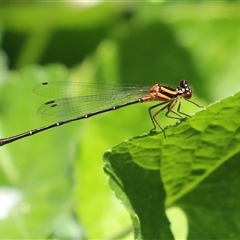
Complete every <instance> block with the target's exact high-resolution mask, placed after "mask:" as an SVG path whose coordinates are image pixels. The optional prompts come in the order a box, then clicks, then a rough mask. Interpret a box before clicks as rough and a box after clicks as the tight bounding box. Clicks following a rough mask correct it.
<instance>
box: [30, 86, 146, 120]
mask: <svg viewBox="0 0 240 240" xmlns="http://www.w3.org/2000/svg"><path fill="white" fill-rule="evenodd" d="M149 89H150V88H149V87H143V86H138V85H110V84H103V85H99V84H93V83H71V82H53V83H47V84H45V85H41V84H40V85H37V86H36V87H35V88H34V92H35V93H37V94H40V95H44V96H51V97H58V99H56V100H52V101H49V102H47V103H45V104H43V105H42V106H41V107H40V108H39V110H38V112H39V114H40V115H41V116H42V117H43V118H44V119H48V120H55V121H61V120H67V119H70V118H75V117H79V116H84V115H86V114H89V113H94V112H98V111H100V110H105V109H108V108H111V107H114V106H119V105H122V104H125V103H128V102H131V101H134V100H138V99H139V98H142V97H145V96H147V95H148V93H149Z"/></svg>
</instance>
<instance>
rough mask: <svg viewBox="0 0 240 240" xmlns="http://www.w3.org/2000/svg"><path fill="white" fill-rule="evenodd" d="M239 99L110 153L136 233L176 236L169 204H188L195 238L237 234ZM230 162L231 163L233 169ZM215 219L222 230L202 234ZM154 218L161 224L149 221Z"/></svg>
mask: <svg viewBox="0 0 240 240" xmlns="http://www.w3.org/2000/svg"><path fill="white" fill-rule="evenodd" d="M239 101H240V93H237V94H235V95H234V96H231V97H229V98H226V99H224V100H222V101H220V102H217V103H215V104H213V105H211V106H209V107H207V108H206V109H205V110H203V111H200V112H198V113H197V114H195V115H194V116H192V117H191V118H189V119H188V120H186V121H182V122H179V123H177V124H176V125H175V126H172V127H169V128H168V129H166V134H167V138H166V139H164V138H163V134H162V133H159V134H155V135H153V133H149V134H146V135H144V136H141V137H135V138H132V139H130V140H128V141H125V142H123V143H121V144H119V145H118V146H116V147H114V148H113V149H112V150H111V151H109V152H107V153H106V154H105V155H104V159H105V172H106V173H107V174H108V176H109V184H110V186H111V188H112V190H113V191H114V192H115V194H116V196H117V198H119V199H121V201H122V202H123V203H124V205H125V207H126V208H127V210H128V211H129V212H130V215H131V217H132V221H133V227H134V233H135V238H137V239H142V238H143V239H146V238H150V237H152V238H158V239H164V237H165V239H166V236H168V237H169V238H170V234H169V232H168V230H169V224H168V221H167V220H166V219H164V218H165V217H163V216H164V203H165V204H166V206H172V205H174V204H178V205H179V206H183V209H184V210H186V213H187V216H188V217H189V218H188V221H189V234H190V235H189V236H193V238H198V239H199V238H201V237H202V238H203V239H204V237H205V239H206V238H208V239H213V238H219V237H220V236H221V237H222V238H224V239H229V238H234V237H235V238H236V237H237V233H238V232H239V221H240V219H239V217H238V216H239V212H236V210H237V209H240V204H239V203H240V201H239V197H236V196H235V195H237V196H239V190H238V188H237V186H238V184H239V180H240V178H239V176H240V173H239V168H238V167H236V166H238V165H239V163H238V161H237V160H238V159H239V155H240V145H239V140H240V128H239V126H240V118H239V113H240V105H239ZM229 164H230V165H229ZM226 166H231V167H230V169H231V171H229V167H226ZM234 166H235V168H234ZM158 168H159V169H160V171H158V170H157V169H158ZM163 186H164V187H163ZM164 189H165V191H166V196H167V197H166V199H165V193H164V192H165V191H164ZM209 190H210V191H209ZM223 191H224V192H225V191H226V192H225V193H228V194H224V192H223ZM219 198H220V199H221V200H217V201H216V199H219ZM202 199H204V201H202ZM213 206H214V207H215V211H214V210H213ZM234 210H235V212H234ZM226 211H227V212H226ZM212 212H214V217H213V215H212V214H211V213H212ZM234 213H235V214H234ZM195 215H196V216H197V218H195ZM209 215H210V217H209ZM150 216H151V217H150ZM155 217H156V218H155ZM229 218H230V219H231V221H230V220H229ZM136 219H137V220H136ZM195 219H196V220H195ZM214 220H216V221H218V223H219V227H220V228H223V226H224V227H225V230H221V231H220V235H219V233H217V231H214V230H212V228H208V231H204V232H203V233H202V234H200V233H199V232H201V231H200V227H199V226H205V227H206V228H207V227H208V225H207V223H208V224H210V223H211V222H213V221H214ZM151 221H154V223H155V224H152V223H151V224H146V223H149V222H151ZM227 222H228V223H227ZM229 222H230V223H231V224H232V226H228V225H229ZM201 224H202V225H201ZM204 224H205V225H204ZM214 224H215V226H214V227H216V225H218V224H216V223H215V222H214ZM167 228H168V230H167ZM196 229H197V230H198V231H195V230H196ZM204 229H205V228H204ZM217 229H218V228H217ZM196 232H197V233H196ZM213 232H214V233H213ZM161 234H162V235H161ZM140 236H141V237H142V238H141V237H140ZM163 236H164V237H163ZM161 237H162V238H161ZM189 239H192V238H191V237H190V238H189Z"/></svg>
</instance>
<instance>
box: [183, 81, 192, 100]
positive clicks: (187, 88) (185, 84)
mask: <svg viewBox="0 0 240 240" xmlns="http://www.w3.org/2000/svg"><path fill="white" fill-rule="evenodd" d="M180 87H181V88H182V91H183V95H182V96H183V97H184V98H186V99H190V98H191V97H192V89H191V87H190V86H189V85H188V82H187V81H186V80H185V79H182V80H181V81H180Z"/></svg>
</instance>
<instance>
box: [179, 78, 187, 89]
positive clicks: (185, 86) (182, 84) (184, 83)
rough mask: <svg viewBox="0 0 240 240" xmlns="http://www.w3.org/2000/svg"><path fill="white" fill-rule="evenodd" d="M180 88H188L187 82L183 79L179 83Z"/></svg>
mask: <svg viewBox="0 0 240 240" xmlns="http://www.w3.org/2000/svg"><path fill="white" fill-rule="evenodd" d="M180 87H181V88H187V87H188V82H187V81H186V80H185V79H182V80H181V81H180Z"/></svg>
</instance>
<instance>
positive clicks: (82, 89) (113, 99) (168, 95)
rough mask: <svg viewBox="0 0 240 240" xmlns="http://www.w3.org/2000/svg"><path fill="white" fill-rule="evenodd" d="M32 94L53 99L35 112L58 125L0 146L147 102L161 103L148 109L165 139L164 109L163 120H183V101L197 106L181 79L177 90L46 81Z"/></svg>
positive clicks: (188, 88) (165, 86)
mask: <svg viewBox="0 0 240 240" xmlns="http://www.w3.org/2000/svg"><path fill="white" fill-rule="evenodd" d="M33 91H34V92H35V93H36V94H39V95H42V96H47V97H52V98H55V99H56V100H52V101H49V102H46V103H45V104H43V105H42V106H41V107H40V108H39V110H38V112H39V113H40V115H42V117H43V118H47V119H51V120H53V119H54V120H56V121H57V122H56V123H54V124H51V125H48V126H44V127H40V128H36V129H33V130H30V131H27V132H24V133H21V134H18V135H15V136H12V137H8V138H2V139H0V146H3V145H5V144H8V143H11V142H13V141H16V140H18V139H21V138H25V137H28V136H32V135H34V134H37V133H40V132H42V131H45V130H48V129H50V128H54V127H58V126H61V125H63V124H66V123H70V122H73V121H77V120H80V119H85V118H89V117H92V116H95V115H98V114H101V113H105V112H109V111H112V110H116V109H119V108H122V107H125V106H129V105H132V104H135V103H142V102H150V101H159V102H160V103H157V104H155V105H153V106H151V107H150V108H149V109H148V112H149V114H150V117H151V120H152V123H153V126H154V128H153V129H156V126H158V127H159V128H160V129H161V130H162V132H163V134H164V137H166V135H165V131H164V129H163V128H162V126H161V125H160V124H159V123H158V121H157V119H156V117H157V116H158V115H159V114H160V113H161V112H162V111H163V110H166V113H165V116H166V117H169V118H174V119H182V118H183V116H185V117H189V115H187V114H186V113H183V112H181V111H180V108H181V100H182V99H185V100H187V101H188V102H191V103H193V104H195V105H196V106H198V107H200V106H199V105H198V104H196V103H194V102H192V101H190V98H191V97H192V89H191V87H190V86H189V85H188V83H187V81H186V80H181V81H180V84H179V87H177V88H173V87H169V86H167V85H163V84H155V85H153V86H152V87H146V86H140V85H111V84H101V85H100V84H94V83H81V82H49V83H48V82H45V83H42V84H39V85H37V86H36V87H35V88H34V90H33ZM176 105H177V111H174V110H173V108H174V107H175V106H176ZM158 107H159V109H158V110H157V111H156V112H155V113H153V110H154V109H156V108H158ZM170 114H171V115H170Z"/></svg>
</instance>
